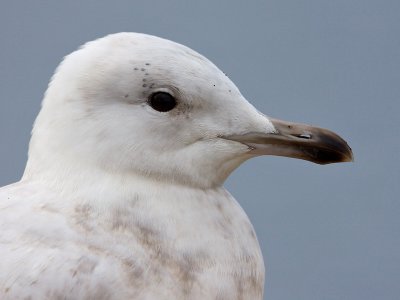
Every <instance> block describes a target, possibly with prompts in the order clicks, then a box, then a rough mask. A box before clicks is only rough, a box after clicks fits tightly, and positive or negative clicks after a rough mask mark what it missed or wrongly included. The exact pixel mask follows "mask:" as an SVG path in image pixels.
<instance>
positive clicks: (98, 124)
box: [24, 33, 352, 188]
mask: <svg viewBox="0 0 400 300" xmlns="http://www.w3.org/2000/svg"><path fill="white" fill-rule="evenodd" d="M258 155H280V156H288V157H295V158H300V159H305V160H309V161H312V162H316V163H320V164H325V163H332V162H342V161H350V160H352V152H351V149H350V148H349V146H348V145H347V143H346V142H345V141H344V140H343V139H341V138H340V137H339V136H338V135H336V134H335V133H333V132H331V131H328V130H326V129H321V128H318V127H312V126H308V125H303V124H296V123H290V122H284V121H281V120H277V119H272V118H269V117H267V116H265V115H264V114H262V113H260V112H259V111H258V110H257V109H255V108H254V107H253V106H252V105H251V104H250V103H249V102H248V101H247V100H246V99H245V98H244V97H243V96H242V95H241V93H240V92H239V90H238V88H237V87H236V86H235V84H234V83H233V82H232V81H231V80H230V79H229V78H228V77H227V76H226V75H225V74H224V73H223V72H222V71H221V70H219V69H218V68H217V67H216V66H215V65H214V64H213V63H212V62H210V61H209V60H208V59H206V58H205V57H204V56H202V55H200V54H198V53H197V52H195V51H193V50H191V49H189V48H187V47H185V46H183V45H180V44H177V43H174V42H172V41H169V40H165V39H162V38H158V37H155V36H150V35H145V34H138V33H118V34H112V35H109V36H106V37H104V38H101V39H98V40H95V41H93V42H89V43H87V44H85V45H84V46H82V47H81V48H80V49H78V50H77V51H75V52H73V53H72V54H70V55H68V56H66V58H65V59H64V61H63V62H62V63H61V64H60V66H59V67H58V68H57V70H56V73H55V74H54V76H53V78H52V80H51V82H50V84H49V88H48V90H47V92H46V94H45V97H44V100H43V104H42V109H41V111H40V113H39V116H38V118H37V119H36V121H35V125H34V129H33V132H32V139H31V142H30V148H29V158H28V164H27V168H26V171H25V174H24V177H26V178H29V177H30V178H32V177H35V176H38V177H39V176H51V177H52V178H55V179H56V178H61V177H62V175H64V176H63V178H65V177H66V176H69V175H72V174H74V175H75V176H79V172H81V173H82V174H83V173H85V172H106V173H110V174H119V175H121V176H130V175H133V174H134V175H138V176H145V177H147V178H150V179H154V180H158V181H165V182H174V183H178V184H184V185H191V186H195V187H199V188H208V187H215V186H219V185H221V184H222V183H223V182H224V180H225V179H226V178H227V176H228V175H229V174H230V173H231V172H232V171H233V170H234V169H235V168H236V167H238V166H239V165H240V164H241V163H242V162H243V161H245V160H247V159H249V158H251V157H254V156H258Z"/></svg>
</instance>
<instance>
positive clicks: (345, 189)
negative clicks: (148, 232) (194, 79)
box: [0, 0, 400, 300]
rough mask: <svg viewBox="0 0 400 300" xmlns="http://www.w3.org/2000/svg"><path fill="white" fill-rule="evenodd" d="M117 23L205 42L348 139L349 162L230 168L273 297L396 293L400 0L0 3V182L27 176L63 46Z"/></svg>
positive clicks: (241, 82)
mask: <svg viewBox="0 0 400 300" xmlns="http://www.w3.org/2000/svg"><path fill="white" fill-rule="evenodd" d="M120 31H136V32H144V33H149V34H154V35H158V36H162V37H165V38H168V39H171V40H174V41H176V42H179V43H182V44H185V45H187V46H189V47H191V48H193V49H195V50H197V51H198V52H200V53H202V54H203V55H205V56H206V57H208V58H209V59H211V60H212V61H213V62H214V63H215V64H216V65H218V66H219V67H220V68H221V69H222V70H223V71H224V72H225V73H227V74H228V75H229V77H230V78H231V79H232V80H233V81H234V82H235V83H236V84H237V86H238V87H239V88H240V90H241V92H242V94H243V95H244V96H245V97H246V98H247V99H248V100H249V101H250V102H251V103H253V104H254V105H255V106H256V107H257V108H258V109H259V110H260V111H262V112H264V113H265V114H267V115H270V116H273V117H278V118H282V119H286V120H291V121H298V122H306V123H311V124H314V125H319V126H321V127H326V128H330V129H332V130H334V131H336V132H337V133H339V134H340V135H342V136H343V137H344V138H345V139H346V140H347V141H348V142H349V144H350V145H351V147H352V148H353V150H354V154H355V162H354V163H348V164H337V165H328V166H319V165H314V164H311V163H308V162H303V161H298V160H293V159H288V158H277V157H260V158H257V159H254V160H252V161H248V162H246V163H245V164H244V165H242V166H241V167H240V168H239V169H238V170H236V171H235V172H234V173H233V174H232V176H231V177H230V178H229V179H228V181H227V183H226V186H227V188H228V189H229V190H230V192H231V193H232V194H233V195H234V196H235V197H236V198H237V199H238V201H239V202H240V203H241V205H242V206H243V208H244V209H245V211H246V212H247V213H248V215H249V217H250V219H251V221H252V223H253V224H254V226H255V229H256V231H257V234H258V238H259V241H260V244H261V247H262V250H263V254H264V260H265V264H266V268H267V276H266V287H265V288H266V289H265V299H274V300H275V299H279V300H281V299H282V300H303V299H304V300H313V299H315V300H321V299H322V300H325V299H328V300H330V299H340V300H343V299H363V300H367V299H374V300H375V299H399V297H400V296H399V295H400V218H399V215H400V203H399V196H398V194H399V192H400V182H399V175H400V163H399V162H400V160H399V153H400V151H399V150H400V141H399V137H400V134H399V130H400V128H399V127H400V121H399V114H400V104H399V103H400V102H399V100H400V75H399V74H400V1H398V0H393V1H390V0H386V1H385V0H384V1H373V0H336V1H332V0H270V1H161V0H160V1H151V0H149V1H99V0H96V1H93V0H92V1H2V2H1V4H0V40H1V46H0V143H1V147H0V185H6V184H9V183H11V182H15V181H18V180H19V178H20V177H21V175H22V172H23V169H24V165H25V162H26V157H27V149H28V142H29V136H30V130H31V127H32V123H33V121H34V119H35V116H36V114H37V113H38V111H39V109H40V102H41V99H42V95H43V93H44V91H45V89H46V86H47V83H48V80H49V78H50V76H51V75H52V73H53V71H54V69H55V68H56V66H57V64H58V63H59V62H60V60H61V59H62V57H63V56H64V55H66V54H68V53H70V52H71V51H73V50H75V49H76V48H77V47H78V46H79V45H81V44H82V43H84V42H86V41H88V40H92V39H95V38H98V37H101V36H103V35H106V34H109V33H114V32H120ZM60 109H62V108H60ZM16 221H17V220H16ZM0 234H1V233H0Z"/></svg>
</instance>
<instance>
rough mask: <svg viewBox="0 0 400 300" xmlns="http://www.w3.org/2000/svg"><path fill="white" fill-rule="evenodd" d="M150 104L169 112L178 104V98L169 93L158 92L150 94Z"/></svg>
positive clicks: (158, 109) (161, 110) (154, 107)
mask: <svg viewBox="0 0 400 300" xmlns="http://www.w3.org/2000/svg"><path fill="white" fill-rule="evenodd" d="M149 104H150V106H151V107H152V108H153V109H155V110H157V111H159V112H167V111H170V110H172V109H173V108H174V107H175V106H176V100H175V98H174V97H173V96H172V95H170V94H168V93H165V92H157V93H154V94H152V95H151V96H150V99H149Z"/></svg>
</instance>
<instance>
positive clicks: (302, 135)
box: [298, 133, 312, 140]
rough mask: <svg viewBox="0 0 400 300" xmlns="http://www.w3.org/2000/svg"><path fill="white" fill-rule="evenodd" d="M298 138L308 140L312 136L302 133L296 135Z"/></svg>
mask: <svg viewBox="0 0 400 300" xmlns="http://www.w3.org/2000/svg"><path fill="white" fill-rule="evenodd" d="M298 137H299V138H302V139H306V140H310V139H311V138H312V135H311V133H302V134H300V135H298Z"/></svg>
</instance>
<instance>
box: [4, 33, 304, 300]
mask: <svg viewBox="0 0 400 300" xmlns="http://www.w3.org/2000/svg"><path fill="white" fill-rule="evenodd" d="M157 92H158V93H167V94H169V95H171V96H172V97H173V98H174V99H175V100H176V103H177V104H176V107H174V108H173V109H171V110H170V111H167V112H160V111H157V110H156V109H154V108H152V106H151V105H150V102H149V99H151V97H152V95H154V93H157ZM252 133H257V134H260V133H261V134H262V135H263V138H264V140H263V141H262V144H263V147H264V148H263V147H260V148H259V149H257V148H258V147H257V145H258V144H257V142H256V143H255V142H254V138H256V139H260V137H259V136H258V137H253V136H252ZM279 133H280V131H279V130H278V127H277V126H274V125H273V121H271V120H270V119H268V118H267V117H266V116H264V115H263V114H261V113H259V112H258V111H257V110H256V109H255V108H254V107H253V106H252V105H251V104H249V103H248V102H247V101H246V100H245V99H244V97H243V96H242V95H241V94H240V92H239V90H238V89H237V88H236V86H235V85H234V84H233V83H232V82H231V81H230V80H229V79H228V78H227V77H226V75H225V74H224V73H223V72H221V71H220V70H219V69H218V68H217V67H216V66H215V65H213V64H212V63H211V62H210V61H208V60H207V59H206V58H204V57H203V56H201V55H199V54H198V53H196V52H194V51H192V50H190V49H189V48H187V47H184V46H182V45H179V44H176V43H173V42H171V41H167V40H164V39H161V38H157V37H153V36H149V35H144V34H137V33H120V34H113V35H109V36H107V37H105V38H102V39H99V40H96V41H94V42H90V43H87V44H86V45H85V46H83V47H82V48H81V49H79V50H78V51H76V52H74V53H72V54H70V55H69V56H67V57H66V58H65V60H64V61H63V63H62V64H61V65H60V66H59V68H58V69H57V71H56V73H55V75H54V77H53V79H52V81H51V83H50V85H49V88H48V90H47V92H46V95H45V98H44V100H43V106H42V109H41V112H40V113H39V116H38V118H37V120H36V122H35V125H34V129H33V133H32V139H31V142H30V147H29V159H28V163H27V167H26V170H25V173H24V175H23V178H22V180H21V181H20V182H18V183H15V184H12V185H9V186H6V187H3V188H1V189H0V231H1V235H0V257H1V260H2V262H1V267H0V298H1V299H98V300H100V299H194V300H195V299H220V300H221V299H230V300H231V299H262V294H263V284H264V264H263V260H262V256H261V252H260V248H259V245H258V242H257V238H256V236H255V233H254V230H253V227H252V225H251V223H250V222H249V220H248V218H247V216H246V214H245V213H244V212H243V210H242V209H241V207H240V206H239V205H238V203H237V202H236V201H235V200H234V199H233V198H232V196H231V195H230V194H229V193H228V192H227V191H226V190H225V189H224V188H223V187H222V184H223V182H224V180H225V179H226V177H227V176H228V175H229V174H230V173H231V172H232V170H234V169H235V168H236V167H237V166H239V164H240V163H242V162H243V161H244V160H246V159H248V158H251V157H253V156H255V155H260V154H268V153H270V154H275V155H280V154H279V153H276V151H275V150H271V149H272V148H274V147H275V146H274V145H275V144H276V142H274V143H272V144H271V145H269V143H268V142H267V140H266V137H273V139H275V138H276V137H277V136H278V135H279ZM249 134H250V140H248V139H249ZM239 137H246V138H245V140H243V141H242V140H240V139H241V138H239ZM278 144H279V143H278ZM271 147H272V148H271ZM260 149H261V150H260ZM274 149H276V147H275V148H274ZM261 152H262V153H261ZM283 155H288V154H287V153H286V152H285V154H283ZM296 155H297V153H296ZM296 155H295V154H293V153H292V155H291V156H296ZM310 155H311V154H310ZM288 156H290V155H288ZM296 157H299V156H296ZM300 158H304V157H300Z"/></svg>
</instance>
